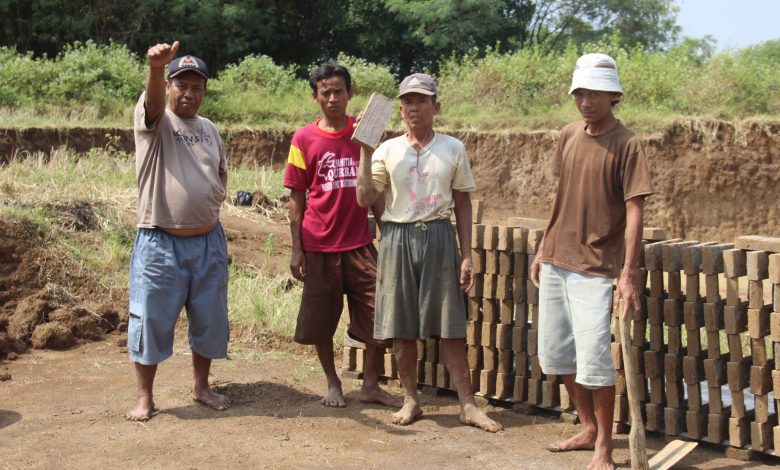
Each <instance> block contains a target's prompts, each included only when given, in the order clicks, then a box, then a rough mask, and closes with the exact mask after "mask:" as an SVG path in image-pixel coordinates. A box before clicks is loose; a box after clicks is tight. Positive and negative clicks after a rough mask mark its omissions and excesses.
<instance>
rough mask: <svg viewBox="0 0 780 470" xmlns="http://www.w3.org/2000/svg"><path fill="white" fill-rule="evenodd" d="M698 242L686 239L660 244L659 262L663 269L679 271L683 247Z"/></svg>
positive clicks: (681, 265) (681, 263)
mask: <svg viewBox="0 0 780 470" xmlns="http://www.w3.org/2000/svg"><path fill="white" fill-rule="evenodd" d="M698 244H699V242H698V241H693V240H686V241H681V242H674V243H667V244H665V245H662V246H661V264H662V265H663V270H664V271H666V272H674V271H681V270H682V268H683V248H685V247H688V246H693V245H698Z"/></svg>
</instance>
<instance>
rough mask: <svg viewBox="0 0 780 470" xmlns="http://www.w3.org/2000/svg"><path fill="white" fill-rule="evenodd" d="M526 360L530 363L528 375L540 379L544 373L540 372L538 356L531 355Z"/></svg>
mask: <svg viewBox="0 0 780 470" xmlns="http://www.w3.org/2000/svg"><path fill="white" fill-rule="evenodd" d="M528 361H529V363H530V365H531V375H530V377H531V378H532V379H541V378H542V377H544V373H542V366H541V365H540V364H539V356H537V355H533V356H530V355H529V356H528Z"/></svg>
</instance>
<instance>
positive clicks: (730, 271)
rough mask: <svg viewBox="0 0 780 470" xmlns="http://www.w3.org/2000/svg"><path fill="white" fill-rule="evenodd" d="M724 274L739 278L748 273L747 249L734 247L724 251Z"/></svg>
mask: <svg viewBox="0 0 780 470" xmlns="http://www.w3.org/2000/svg"><path fill="white" fill-rule="evenodd" d="M723 265H724V266H723V267H724V274H725V275H726V277H728V278H737V277H742V276H746V275H747V256H746V255H745V251H743V250H741V249H739V248H733V249H729V250H724V251H723Z"/></svg>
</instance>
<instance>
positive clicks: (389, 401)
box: [358, 386, 404, 408]
mask: <svg viewBox="0 0 780 470" xmlns="http://www.w3.org/2000/svg"><path fill="white" fill-rule="evenodd" d="M358 400H360V401H361V402H363V403H379V404H380V405H385V406H392V407H395V408H400V407H401V406H403V404H404V397H401V396H398V395H393V394H391V393H388V392H386V391H384V390H382V389H381V388H380V387H378V386H377V387H376V388H370V389H366V388H365V387H363V389H362V390H360V395H358Z"/></svg>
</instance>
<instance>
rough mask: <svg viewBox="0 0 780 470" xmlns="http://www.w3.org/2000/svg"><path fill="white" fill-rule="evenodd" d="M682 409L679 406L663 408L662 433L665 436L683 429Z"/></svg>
mask: <svg viewBox="0 0 780 470" xmlns="http://www.w3.org/2000/svg"><path fill="white" fill-rule="evenodd" d="M683 419H684V418H683V411H682V410H681V409H680V408H672V407H668V406H667V407H666V408H664V433H665V434H666V435H667V436H677V435H679V434H680V433H682V432H683V431H685V428H684V427H683V426H684V423H683Z"/></svg>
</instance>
